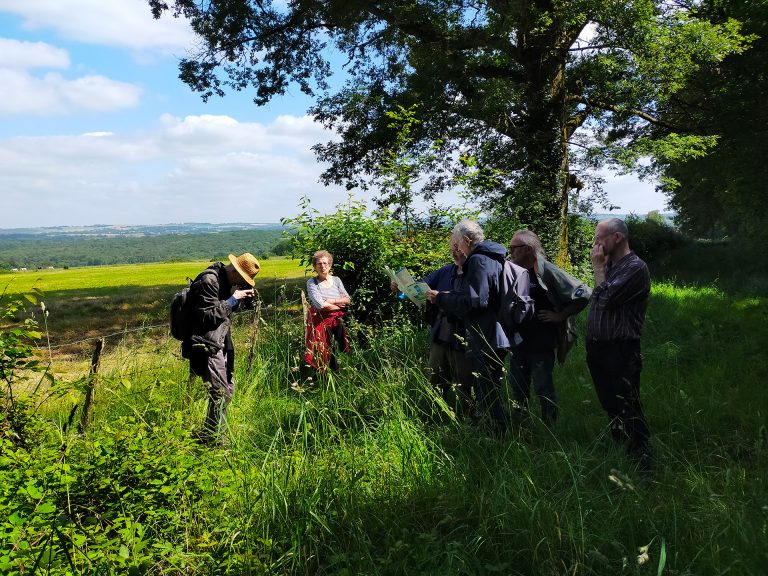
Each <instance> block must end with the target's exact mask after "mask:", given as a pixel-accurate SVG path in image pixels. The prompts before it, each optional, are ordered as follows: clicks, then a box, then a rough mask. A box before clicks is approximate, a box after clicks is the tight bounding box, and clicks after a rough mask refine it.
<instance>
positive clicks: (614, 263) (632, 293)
mask: <svg viewBox="0 0 768 576" xmlns="http://www.w3.org/2000/svg"><path fill="white" fill-rule="evenodd" d="M590 258H591V260H592V267H593V270H594V274H595V288H594V291H593V292H592V300H591V304H590V309H589V316H588V318H587V365H588V366H589V371H590V373H591V374H592V381H593V382H594V384H595V390H596V391H597V397H598V398H599V400H600V404H601V405H602V406H603V409H605V411H606V412H607V413H608V417H609V418H610V419H611V435H612V436H613V438H614V440H616V441H617V442H621V443H624V444H626V446H627V449H628V451H629V453H630V454H632V455H633V456H635V457H637V458H638V461H639V465H640V467H641V468H643V469H646V470H648V469H650V467H651V466H652V456H651V450H650V443H649V440H650V431H649V430H648V424H647V422H646V419H645V415H644V414H643V409H642V405H641V403H640V371H641V369H642V358H641V355H640V334H641V331H642V328H643V321H644V320H645V311H646V308H647V307H648V300H649V298H650V294H651V279H650V275H649V273H648V266H647V265H646V264H645V262H643V261H642V260H641V259H640V258H639V257H638V256H637V255H636V254H635V253H634V252H632V251H631V250H630V248H629V235H628V232H627V225H626V224H625V223H624V221H622V220H619V219H618V218H610V219H608V220H603V221H601V222H599V223H598V225H597V228H596V229H595V243H594V246H593V247H592V250H591V252H590Z"/></svg>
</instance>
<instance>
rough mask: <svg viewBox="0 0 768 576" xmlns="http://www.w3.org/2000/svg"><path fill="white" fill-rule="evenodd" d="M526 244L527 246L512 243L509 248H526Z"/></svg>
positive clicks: (512, 250)
mask: <svg viewBox="0 0 768 576" xmlns="http://www.w3.org/2000/svg"><path fill="white" fill-rule="evenodd" d="M526 246H527V244H510V245H509V250H510V251H511V252H514V251H515V248H525V247H526Z"/></svg>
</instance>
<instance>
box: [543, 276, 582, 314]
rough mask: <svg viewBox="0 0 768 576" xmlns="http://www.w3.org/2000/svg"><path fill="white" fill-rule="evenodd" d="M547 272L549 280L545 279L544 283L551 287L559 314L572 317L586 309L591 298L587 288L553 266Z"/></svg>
mask: <svg viewBox="0 0 768 576" xmlns="http://www.w3.org/2000/svg"><path fill="white" fill-rule="evenodd" d="M547 271H548V275H550V276H551V279H545V281H546V282H547V284H551V285H552V286H553V290H554V295H555V300H556V301H557V306H558V308H559V310H558V311H559V312H562V313H563V314H565V315H566V316H573V315H574V314H578V313H579V312H581V311H582V310H583V309H584V308H586V307H587V304H589V300H590V298H591V296H592V290H591V289H590V287H589V286H587V285H586V284H585V283H584V282H582V281H581V280H579V279H578V278H574V277H573V276H571V275H570V274H568V273H567V272H566V271H564V270H560V269H559V268H556V267H554V266H553V267H552V269H548V270H547Z"/></svg>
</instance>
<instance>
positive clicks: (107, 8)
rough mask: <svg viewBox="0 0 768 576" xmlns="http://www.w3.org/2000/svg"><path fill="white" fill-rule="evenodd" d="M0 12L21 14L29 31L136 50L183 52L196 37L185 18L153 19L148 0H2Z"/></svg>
mask: <svg viewBox="0 0 768 576" xmlns="http://www.w3.org/2000/svg"><path fill="white" fill-rule="evenodd" d="M0 11H5V12H11V13H14V14H16V15H18V16H20V17H21V18H22V19H23V21H24V27H25V28H27V29H29V30H39V29H51V30H54V31H55V32H56V33H57V34H58V35H60V36H61V37H62V38H66V39H68V40H76V41H78V42H82V43H87V44H99V45H103V46H115V47H120V48H128V49H131V50H135V51H160V52H163V53H180V52H183V51H184V50H185V49H186V48H187V47H188V46H191V44H192V42H193V38H194V36H193V34H192V31H191V29H190V27H189V24H188V23H187V22H186V21H185V20H184V19H182V18H173V17H171V16H170V15H166V16H165V17H163V18H161V19H160V20H154V19H153V18H152V13H151V12H150V9H149V5H148V3H147V2H146V1H145V0H66V1H62V0H34V1H31V0H0Z"/></svg>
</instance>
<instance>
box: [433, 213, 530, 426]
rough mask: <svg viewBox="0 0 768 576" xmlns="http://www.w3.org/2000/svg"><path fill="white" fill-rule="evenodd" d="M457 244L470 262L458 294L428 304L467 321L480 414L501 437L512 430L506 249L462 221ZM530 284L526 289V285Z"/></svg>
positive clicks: (437, 294)
mask: <svg viewBox="0 0 768 576" xmlns="http://www.w3.org/2000/svg"><path fill="white" fill-rule="evenodd" d="M451 244H452V246H455V247H456V249H458V251H459V252H461V253H462V254H464V255H465V256H466V258H467V260H466V262H465V264H464V277H463V279H462V282H461V286H460V287H459V289H457V290H451V291H438V290H430V291H429V292H427V299H428V300H429V301H430V302H432V303H433V304H437V306H438V307H439V308H440V309H441V310H444V311H445V312H446V313H448V314H454V315H456V316H458V317H459V318H461V319H462V320H463V321H464V326H465V330H466V336H467V338H466V339H467V348H466V352H465V353H466V358H467V363H468V366H469V368H470V370H471V372H472V374H473V377H474V384H475V392H476V394H477V404H478V409H479V410H480V412H481V414H482V415H483V416H485V417H487V418H488V419H489V421H490V424H491V427H492V430H493V431H494V432H495V433H498V434H503V433H504V432H506V429H507V414H506V410H505V409H504V405H503V401H502V395H501V386H502V384H501V382H502V378H501V377H502V372H503V367H504V358H505V355H506V350H507V349H508V348H509V346H510V342H509V339H508V337H507V334H506V333H505V331H504V329H503V328H502V325H501V323H500V322H499V319H498V315H497V312H498V309H499V305H500V280H501V272H502V266H503V265H504V260H505V257H506V254H507V251H506V249H505V248H504V246H502V245H501V244H498V243H497V242H491V241H489V240H485V233H484V232H483V229H482V228H481V227H480V225H479V224H478V223H477V222H473V221H471V220H462V221H461V222H459V223H458V224H457V225H456V226H455V227H454V229H453V233H452V234H451ZM523 284H524V283H523Z"/></svg>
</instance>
